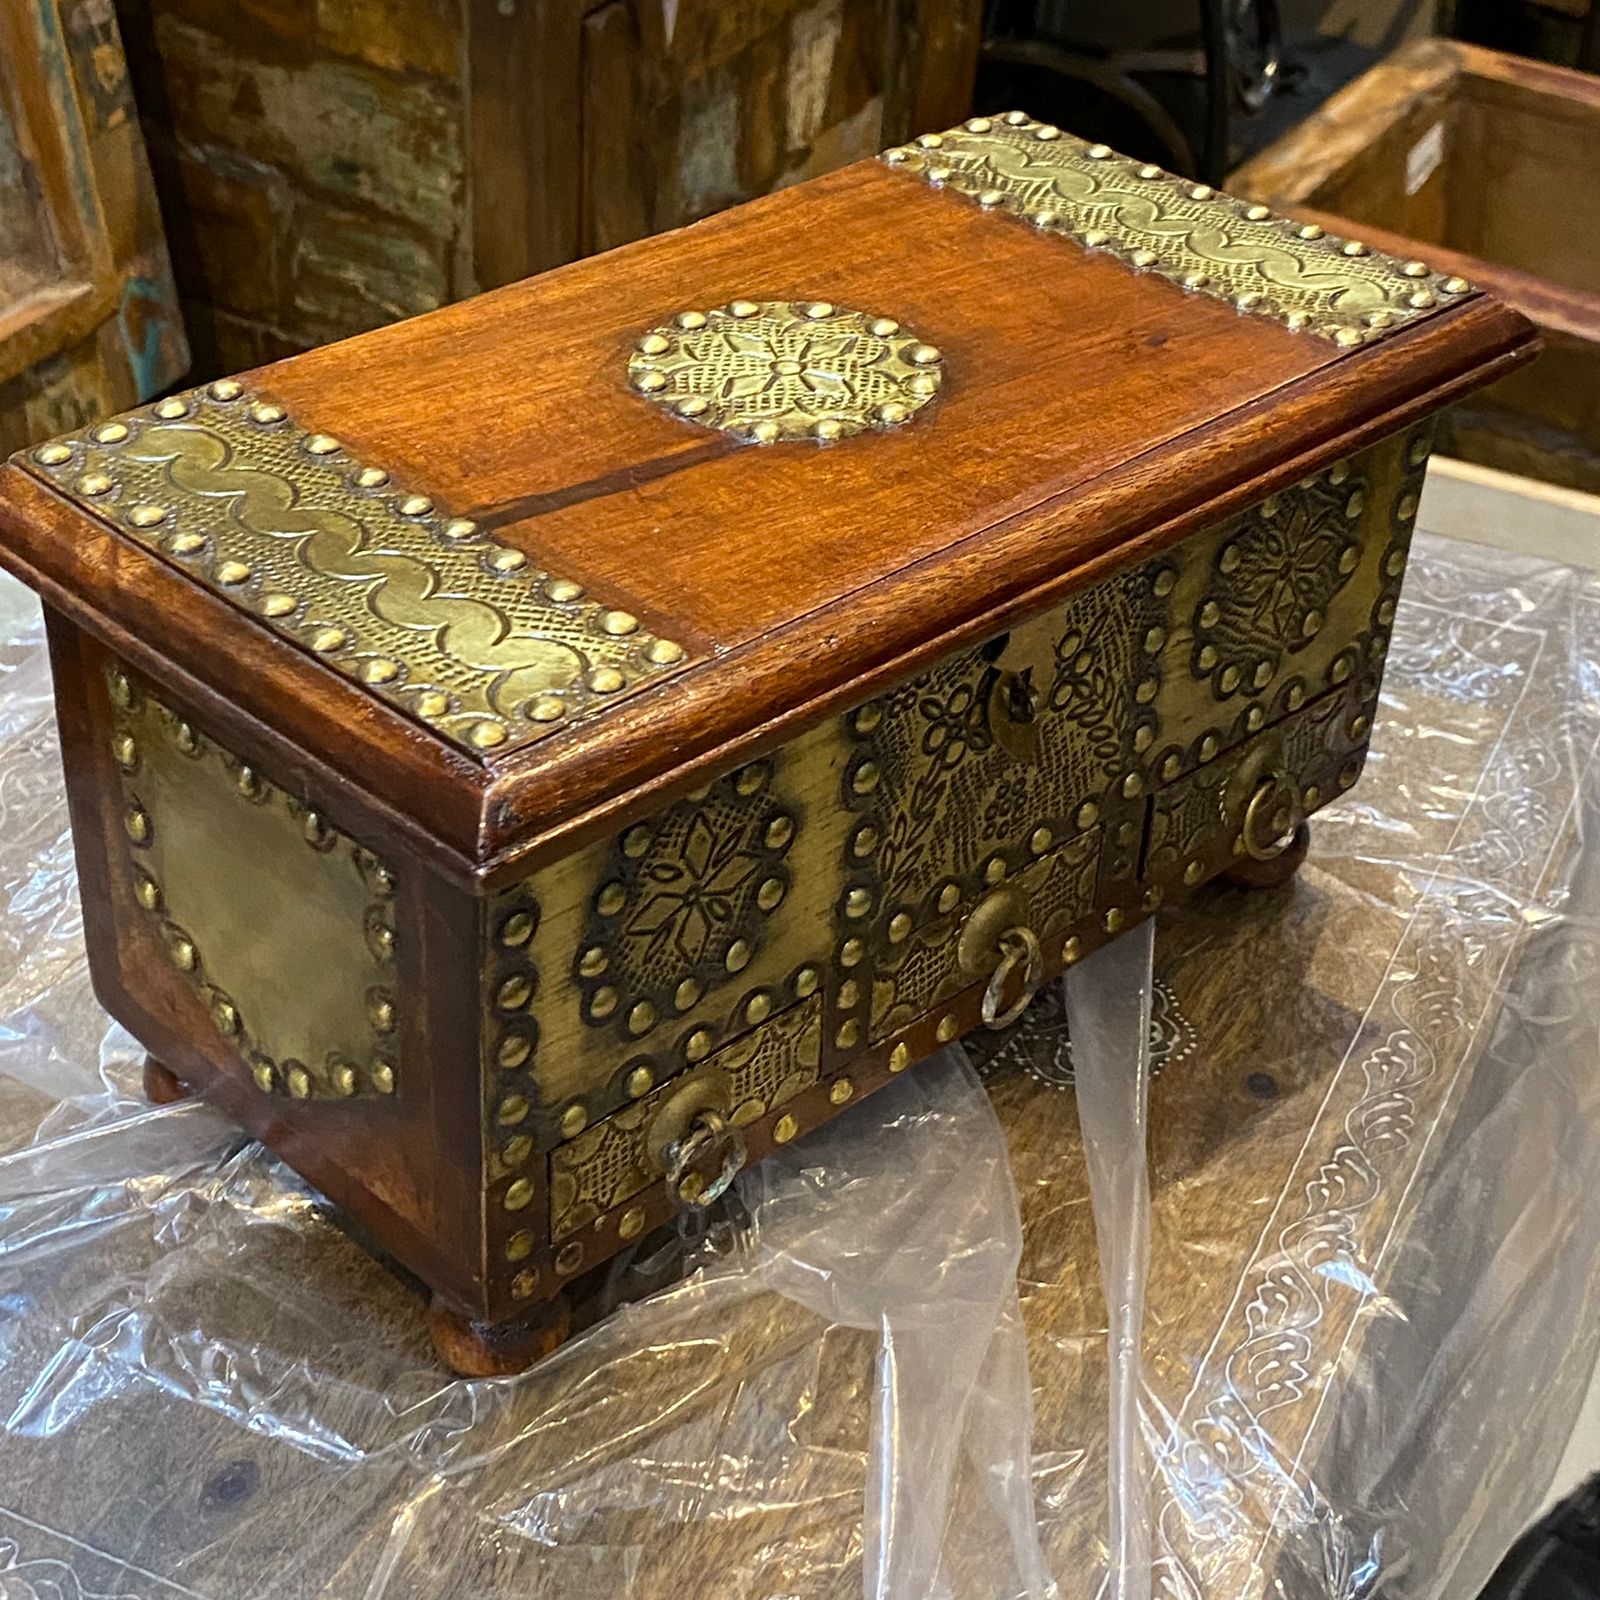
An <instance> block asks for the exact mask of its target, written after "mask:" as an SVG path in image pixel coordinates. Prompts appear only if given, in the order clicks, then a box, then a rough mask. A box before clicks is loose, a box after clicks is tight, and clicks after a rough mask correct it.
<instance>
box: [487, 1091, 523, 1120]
mask: <svg viewBox="0 0 1600 1600" xmlns="http://www.w3.org/2000/svg"><path fill="white" fill-rule="evenodd" d="M528 1109H529V1108H528V1102H527V1099H526V1098H525V1097H524V1096H522V1095H520V1094H508V1095H507V1096H506V1097H505V1099H503V1100H502V1101H501V1102H500V1104H499V1105H498V1106H496V1107H495V1113H494V1116H495V1121H496V1122H498V1123H499V1124H500V1126H501V1127H502V1128H514V1127H516V1125H517V1124H518V1123H519V1122H521V1121H522V1120H523V1119H524V1118H525V1117H526V1116H527V1115H528Z"/></svg>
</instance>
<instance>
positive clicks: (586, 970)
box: [578, 944, 610, 978]
mask: <svg viewBox="0 0 1600 1600" xmlns="http://www.w3.org/2000/svg"><path fill="white" fill-rule="evenodd" d="M609 965H610V959H609V958H608V957H607V955H606V952H605V950H604V948H603V947H602V946H600V945H597V944H592V945H590V946H589V948H588V949H587V950H585V951H584V952H583V954H582V955H581V956H579V957H578V971H579V972H580V973H582V974H583V976H584V977H586V978H598V977H599V976H600V974H601V973H602V972H604V971H605V970H606V968H607V967H608V966H609Z"/></svg>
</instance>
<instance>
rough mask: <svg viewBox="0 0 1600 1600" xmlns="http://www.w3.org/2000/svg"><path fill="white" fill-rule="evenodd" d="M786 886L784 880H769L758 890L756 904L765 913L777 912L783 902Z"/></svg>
mask: <svg viewBox="0 0 1600 1600" xmlns="http://www.w3.org/2000/svg"><path fill="white" fill-rule="evenodd" d="M784 893H785V885H784V882H783V879H782V878H768V879H767V880H766V882H764V883H763V884H762V885H761V887H760V888H759V889H757V890H756V904H757V905H758V906H760V907H761V909H762V910H763V911H775V910H776V909H777V908H778V906H779V904H780V903H781V902H782V900H783V897H784Z"/></svg>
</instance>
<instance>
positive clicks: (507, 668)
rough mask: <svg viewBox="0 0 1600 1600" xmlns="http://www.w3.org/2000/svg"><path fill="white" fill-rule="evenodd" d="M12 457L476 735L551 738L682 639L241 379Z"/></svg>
mask: <svg viewBox="0 0 1600 1600" xmlns="http://www.w3.org/2000/svg"><path fill="white" fill-rule="evenodd" d="M17 460H18V462H19V463H20V464H21V465H23V466H25V467H27V468H29V469H30V470H32V471H33V472H35V473H37V474H39V475H40V476H42V477H44V478H45V479H46V480H47V481H48V482H49V483H50V484H51V486H52V487H53V488H55V489H57V490H59V491H60V492H61V493H63V494H65V495H67V496H68V497H69V498H70V499H72V500H74V501H76V502H77V503H78V504H79V505H80V506H82V507H83V508H84V509H85V510H87V511H90V512H92V513H93V514H94V515H96V516H98V517H100V518H102V519H103V520H105V521H106V522H109V523H111V524H112V525H113V526H114V527H116V529H117V530H118V531H119V532H120V533H123V534H125V535H127V536H128V537H129V538H131V539H134V540H136V541H137V542H138V543H139V544H141V545H143V546H144V547H145V548H146V549H147V550H150V551H153V552H154V553H155V554H157V555H159V556H161V557H162V558H163V559H164V560H167V561H169V562H171V563H172V564H173V565H174V566H176V567H177V568H178V570H179V571H181V572H183V573H184V574H185V575H186V576H187V577H189V578H191V579H193V580H194V581H195V582H196V583H199V584H201V585H203V586H204V587H205V588H207V589H210V590H211V591H212V592H213V593H215V594H218V595H221V596H222V597H223V598H224V599H226V600H229V601H230V602H232V603H233V604H234V605H236V606H238V607H239V608H240V609H241V610H242V611H244V612H245V613H247V614H248V615H250V616H253V617H255V618H257V619H259V620H260V621H262V622H264V623H266V624H267V626H269V627H270V628H272V629H273V630H274V631H275V632H276V633H278V634H279V635H281V636H282V637H283V638H285V639H288V640H290V641H291V642H292V643H294V644H295V645H297V646H299V647H300V648H301V649H304V650H307V651H309V652H311V653H312V654H314V655H315V656H317V657H318V659H320V660H323V661H326V662H327V663H328V665H329V666H331V667H333V668H335V669H337V670H338V671H340V672H342V673H344V674H345V675H346V676H347V677H349V678H352V679H354V680H355V681H356V682H357V683H359V684H361V685H362V687H363V688H365V689H367V690H369V691H370V692H371V693H373V694H376V695H378V696H379V697H381V698H382V699H384V700H386V701H388V702H389V703H390V704H391V705H394V706H397V707H399V708H400V709H401V710H402V711H405V712H407V713H408V714H409V715H411V716H414V717H416V718H417V719H418V720H419V721H421V722H423V723H425V724H426V725H427V726H429V727H431V728H433V729H434V730H435V731H437V732H438V733H440V734H442V735H443V736H444V737H446V738H448V739H449V740H451V741H452V742H453V743H454V744H456V745H458V746H460V747H461V748H462V749H463V750H466V751H468V752H474V753H476V752H484V751H490V750H496V749H501V748H510V747H512V746H515V745H519V744H525V743H527V742H528V741H530V740H533V739H538V738H541V737H543V736H544V735H545V734H547V733H550V732H552V731H553V730H554V729H556V728H558V727H560V726H562V725H563V724H564V723H565V722H567V721H568V720H570V719H571V718H572V717H574V716H584V715H587V714H589V713H591V712H594V711H596V710H598V709H600V708H601V707H603V706H605V705H607V704H609V703H610V702H612V701H614V700H616V699H618V698H620V697H622V696H624V695H626V694H628V693H630V692H631V691H633V690H635V689H637V688H639V687H640V686H641V685H642V684H645V683H648V682H650V681H651V680H653V679H654V678H657V677H659V676H661V675H662V674H663V673H664V672H666V671H668V670H669V669H670V668H672V667H673V666H674V665H676V664H677V663H679V662H681V661H682V660H683V659H684V655H685V652H684V650H683V647H682V646H681V645H678V644H675V643H673V642H672V641H671V640H668V639H659V638H655V637H653V636H652V635H651V634H649V633H647V632H645V631H644V630H643V629H641V628H640V626H639V624H638V621H637V619H635V618H634V617H632V616H630V615H629V614H628V613H626V612H624V611H619V610H615V609H612V608H610V607H607V606H606V605H605V604H603V603H601V602H599V601H596V600H594V599H592V598H590V597H588V596H586V595H585V594H584V591H583V590H582V588H581V587H580V586H579V585H578V584H576V583H573V582H571V581H570V580H568V579H564V578H560V577H556V576H553V575H552V574H550V573H547V572H541V571H539V570H538V569H537V568H535V567H534V566H533V565H532V563H530V562H529V560H528V559H527V557H526V556H525V555H524V554H523V553H522V552H521V551H520V550H514V549H511V548H510V547H509V546H507V545H503V544H501V543H499V542H498V541H496V540H494V539H492V538H490V537H489V536H488V535H487V534H486V533H484V532H483V530H482V529H480V528H479V527H478V526H477V524H475V523H474V522H472V521H470V520H469V519H466V518H463V517H452V516H449V515H448V514H446V513H444V512H442V511H440V510H439V508H438V507H436V506H435V505H434V504H433V502H432V501H431V500H430V499H429V498H428V496H427V495H426V494H423V493H417V492H413V491H410V490H407V489H404V488H402V487H400V486H399V485H397V484H395V483H394V482H393V481H392V480H391V478H390V476H389V474H388V473H387V472H386V471H385V470H384V469H383V468H382V467H381V466H375V465H373V464H371V463H367V462H358V461H355V460H353V459H352V458H351V457H350V455H349V454H348V452H347V451H346V450H345V449H344V448H343V446H342V445H340V443H339V442H338V440H336V439H332V438H329V437H328V436H327V435H325V434H319V433H314V432H308V431H307V430H306V429H305V428H303V427H301V426H300V425H299V424H298V423H296V422H295V421H294V420H293V419H292V418H290V417H289V416H287V415H286V414H285V412H284V410H283V408H282V407H281V406H278V405H276V404H273V403H272V402H270V401H266V400H259V399H254V398H252V397H251V395H250V394H249V393H248V392H247V391H246V390H245V389H244V388H243V387H242V386H241V385H240V384H239V383H238V382H236V381H235V380H233V379H224V380H222V381H221V382H218V383H213V384H211V385H210V386H209V387H207V388H205V389H193V390H190V391H189V392H188V393H187V394H182V395H176V396H173V397H172V398H170V399H166V400H162V401H159V402H158V403H157V404H155V405H153V406H146V407H143V408H142V409H140V410H138V411H132V412H129V413H127V414H126V415H125V416H122V417H118V418H115V419H113V420H112V421H110V422H106V423H100V424H98V425H97V426H95V427H93V428H88V429H84V430H81V431H79V432H77V433H72V434H65V435H63V436H62V437H61V438H59V439H56V440H53V441H52V442H51V443H49V444H45V445H41V446H39V447H38V448H37V449H35V450H32V451H29V452H27V453H26V454H25V455H22V456H19V457H17Z"/></svg>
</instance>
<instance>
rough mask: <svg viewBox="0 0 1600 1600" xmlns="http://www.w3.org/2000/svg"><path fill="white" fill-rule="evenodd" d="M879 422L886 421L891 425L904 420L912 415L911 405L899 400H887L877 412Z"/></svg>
mask: <svg viewBox="0 0 1600 1600" xmlns="http://www.w3.org/2000/svg"><path fill="white" fill-rule="evenodd" d="M876 415H877V418H878V421H879V422H886V423H888V424H889V425H890V426H891V427H893V426H894V424H895V423H897V422H904V421H905V420H906V418H907V417H909V416H910V415H911V407H910V406H908V405H906V404H904V403H903V402H902V401H899V400H885V401H884V403H883V404H882V405H881V406H879V407H878V409H877V412H876Z"/></svg>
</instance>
